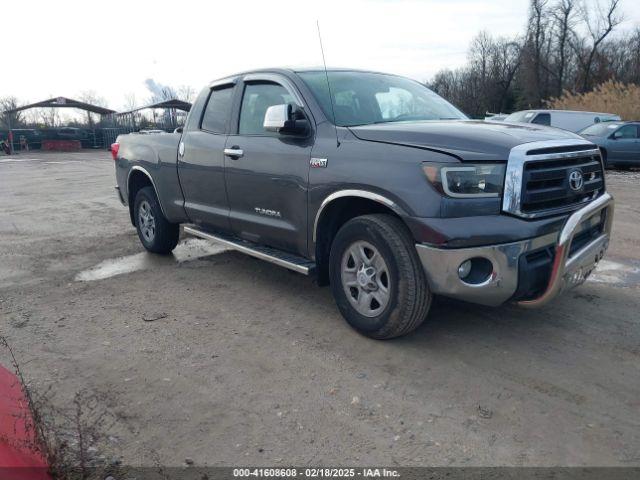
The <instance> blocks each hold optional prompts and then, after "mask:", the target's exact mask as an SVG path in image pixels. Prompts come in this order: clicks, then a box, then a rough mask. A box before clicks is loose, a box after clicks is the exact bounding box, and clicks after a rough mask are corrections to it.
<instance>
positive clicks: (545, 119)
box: [531, 113, 551, 126]
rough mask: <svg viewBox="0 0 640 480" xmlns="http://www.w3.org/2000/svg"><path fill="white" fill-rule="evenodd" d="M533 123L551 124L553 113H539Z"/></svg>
mask: <svg viewBox="0 0 640 480" xmlns="http://www.w3.org/2000/svg"><path fill="white" fill-rule="evenodd" d="M531 123H535V124H537V125H547V126H551V114H550V113H539V114H538V115H537V116H536V118H534V119H533V120H532V121H531Z"/></svg>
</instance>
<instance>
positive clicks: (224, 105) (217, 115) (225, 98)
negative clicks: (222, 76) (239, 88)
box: [200, 86, 233, 133]
mask: <svg viewBox="0 0 640 480" xmlns="http://www.w3.org/2000/svg"><path fill="white" fill-rule="evenodd" d="M232 101H233V86H229V87H225V88H219V89H215V90H211V93H210V94H209V100H208V101H207V106H206V107H205V108H204V115H203V116H202V124H201V126H200V128H202V130H206V131H208V132H212V133H225V131H226V126H227V119H228V118H229V113H230V112H231V104H232Z"/></svg>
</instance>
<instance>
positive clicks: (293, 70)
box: [213, 66, 401, 82]
mask: <svg viewBox="0 0 640 480" xmlns="http://www.w3.org/2000/svg"><path fill="white" fill-rule="evenodd" d="M324 70H325V69H324V67H323V66H317V67H274V68H258V69H255V70H245V71H243V72H238V73H234V74H232V75H225V76H224V77H220V78H216V79H214V80H213V82H217V81H218V80H226V79H228V78H229V79H230V78H234V77H239V76H241V75H249V74H251V73H303V72H324ZM327 71H328V72H360V73H377V74H379V75H393V76H396V77H397V76H401V75H397V74H395V73H388V72H378V71H375V70H363V69H358V68H344V67H327Z"/></svg>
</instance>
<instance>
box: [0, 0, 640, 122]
mask: <svg viewBox="0 0 640 480" xmlns="http://www.w3.org/2000/svg"><path fill="white" fill-rule="evenodd" d="M587 1H589V2H597V1H598V0H587ZM601 1H602V2H604V1H606V0H601ZM637 2H638V0H622V11H623V13H624V15H625V17H626V21H625V23H624V24H623V25H622V27H621V28H622V30H628V29H631V28H634V27H636V26H639V25H640V9H638V8H637ZM528 3H529V2H528V0H482V1H479V0H340V1H335V0H326V1H322V0H316V1H313V2H310V1H304V0H298V1H275V0H273V1H266V0H258V1H245V0H234V1H233V2H228V1H220V0H209V1H192V0H171V1H165V0H154V1H147V0H128V1H122V0H109V1H102V2H87V1H86V0H84V1H73V0H59V1H55V2H52V1H50V0H21V1H20V2H15V1H14V2H10V5H11V6H9V7H8V10H7V8H5V9H4V10H3V13H4V14H5V15H3V25H2V29H1V34H0V35H1V36H0V38H2V39H3V40H2V43H3V44H4V49H3V50H4V53H5V55H3V58H4V60H5V62H7V61H8V59H9V58H10V59H11V66H10V67H9V68H8V69H7V67H6V66H5V68H4V69H3V70H4V72H3V73H2V74H1V75H0V97H2V96H5V95H15V96H16V97H18V98H19V99H20V100H21V101H23V102H27V101H28V102H35V101H39V100H43V99H45V98H50V97H58V96H66V97H71V98H74V97H77V96H78V95H79V94H80V92H83V91H87V90H93V91H95V92H96V93H97V94H98V95H99V96H101V97H103V98H104V99H106V101H107V104H108V106H109V107H111V108H113V109H116V110H121V109H123V108H124V106H125V101H126V97H127V95H131V94H134V95H135V98H136V100H137V103H138V104H144V103H145V102H146V101H147V100H148V98H149V96H150V91H149V89H148V87H147V86H146V83H145V82H146V80H148V79H153V81H154V82H156V83H157V84H160V85H170V86H174V87H177V86H180V85H189V86H192V87H193V88H194V89H196V90H199V89H200V88H202V86H204V85H205V84H207V83H208V82H209V81H211V80H214V79H216V78H220V77H223V76H226V75H230V74H232V73H235V72H239V71H243V70H247V69H253V68H261V67H274V66H318V65H321V64H322V56H321V52H320V47H319V42H318V34H317V30H316V21H319V23H320V29H321V32H322V40H323V43H324V50H325V56H326V61H327V64H328V65H329V66H334V67H354V68H366V69H372V70H379V71H384V72H391V73H396V74H401V75H406V76H408V77H411V78H414V79H416V80H419V81H425V80H428V79H430V78H431V77H432V76H433V75H434V74H435V73H436V72H437V71H438V70H441V69H443V68H457V67H460V66H462V65H463V64H464V63H465V60H466V51H467V47H468V45H469V42H470V41H471V39H472V38H473V37H474V36H475V35H476V34H477V33H478V32H480V31H481V30H485V31H488V32H490V33H492V34H494V35H496V36H514V35H518V34H521V33H522V32H523V31H524V28H525V22H526V17H527V9H528ZM98 5H100V6H99V7H98ZM94 6H95V7H94ZM7 19H10V20H7ZM7 42H9V43H13V44H14V45H13V47H8V46H7ZM9 52H10V54H9V55H10V57H9V56H8V55H6V54H7V53H9Z"/></svg>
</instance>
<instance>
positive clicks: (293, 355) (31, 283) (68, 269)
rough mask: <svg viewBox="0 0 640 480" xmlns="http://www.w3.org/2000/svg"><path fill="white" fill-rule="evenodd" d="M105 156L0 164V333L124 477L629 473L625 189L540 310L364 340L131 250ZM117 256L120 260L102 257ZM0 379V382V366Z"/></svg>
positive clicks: (255, 283)
mask: <svg viewBox="0 0 640 480" xmlns="http://www.w3.org/2000/svg"><path fill="white" fill-rule="evenodd" d="M113 170H114V169H113V165H112V161H111V160H110V156H109V155H108V153H104V152H99V153H98V152H80V153H71V154H45V153H39V152H32V153H31V154H29V155H20V156H16V157H12V158H9V157H0V203H1V205H2V209H1V210H0V302H1V303H0V315H1V319H0V328H1V332H2V333H3V334H4V335H6V336H7V337H8V339H9V341H10V343H11V344H12V346H13V348H14V350H15V352H16V355H17V356H18V358H19V360H20V362H21V363H22V369H23V373H24V374H25V376H26V378H27V379H28V380H29V382H30V385H31V387H32V388H33V389H34V390H36V391H38V392H45V391H47V389H49V388H50V389H51V399H52V400H51V401H52V402H53V403H54V404H56V405H58V406H65V405H68V402H69V400H70V399H71V398H72V397H73V396H74V394H75V393H76V392H78V391H83V392H86V393H87V394H89V395H92V396H94V397H95V398H96V399H97V401H96V402H97V403H96V404H95V405H94V407H93V408H97V409H104V411H105V412H108V414H109V415H110V418H111V421H110V422H109V426H108V427H106V428H107V431H105V432H103V433H104V438H103V441H102V442H101V443H100V445H99V446H98V448H99V453H100V454H101V455H105V456H107V457H108V458H113V457H119V458H120V459H121V460H122V462H124V463H125V464H129V465H152V464H154V463H155V462H158V461H160V462H161V463H163V464H167V465H183V464H184V462H185V459H187V458H190V459H193V460H194V462H195V463H196V464H200V465H237V464H260V465H275V464H284V463H286V464H297V465H326V464H340V465H362V464H382V465H550V466H551V465H625V466H630V465H640V316H639V311H640V297H639V295H638V293H639V284H640V244H639V242H638V239H639V238H640V174H639V173H637V172H636V173H629V172H624V173H623V172H613V173H610V174H609V175H608V182H609V189H610V190H611V191H612V192H613V194H614V196H615V197H616V200H617V211H616V219H615V225H614V235H615V238H614V240H613V243H612V246H611V249H610V252H609V255H608V257H607V261H606V262H605V263H603V265H602V267H601V268H600V270H599V271H598V272H597V273H596V275H595V276H594V277H593V279H591V280H589V281H588V282H587V283H586V284H585V285H584V286H582V287H580V288H579V289H577V290H575V291H573V292H571V293H569V294H567V295H565V296H564V297H562V298H561V299H559V300H558V301H556V302H555V303H554V304H553V305H552V306H550V307H548V308H546V309H544V310H541V311H524V310H521V309H518V308H516V307H513V306H505V307H501V308H497V309H489V308H484V307H476V306H473V305H468V304H464V303H458V302H453V301H448V300H438V301H437V302H436V304H435V306H434V308H433V310H432V312H431V315H430V317H429V320H428V321H427V322H426V323H425V324H424V325H423V326H422V327H421V328H420V329H419V330H418V331H417V332H416V333H414V334H412V335H410V336H408V337H405V338H402V339H398V340H394V341H387V342H377V341H373V340H369V339H367V338H364V337H362V336H360V335H358V334H357V333H355V332H354V331H353V330H351V329H350V328H349V327H348V326H347V324H346V323H345V322H344V321H343V320H342V318H341V316H340V314H339V313H338V311H337V309H336V307H335V306H334V303H333V299H332V297H331V293H330V291H329V289H327V288H318V287H316V286H315V285H314V284H313V282H312V280H310V279H308V278H306V277H303V276H299V275H297V274H293V273H290V272H288V271H286V270H284V269H281V268H278V267H276V266H272V265H270V264H267V263H263V262H260V261H258V260H254V259H252V258H248V257H245V256H243V255H241V254H238V253H235V252H229V251H223V249H221V248H218V247H216V246H213V245H211V244H208V243H206V242H204V241H201V240H196V239H183V241H182V242H183V243H182V245H181V246H180V247H179V248H178V251H177V254H176V256H175V257H171V258H157V257H153V256H151V255H148V254H146V253H142V247H141V246H140V245H139V243H138V239H137V236H136V234H135V231H134V228H133V227H132V226H131V224H130V222H129V219H128V214H127V211H126V210H125V209H124V208H123V207H122V206H121V205H120V204H119V202H118V200H117V199H116V196H115V192H114V190H113V185H114V175H113ZM122 257H124V258H122ZM0 363H2V364H4V365H5V366H8V365H9V359H8V357H7V354H6V352H5V351H3V352H0Z"/></svg>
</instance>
